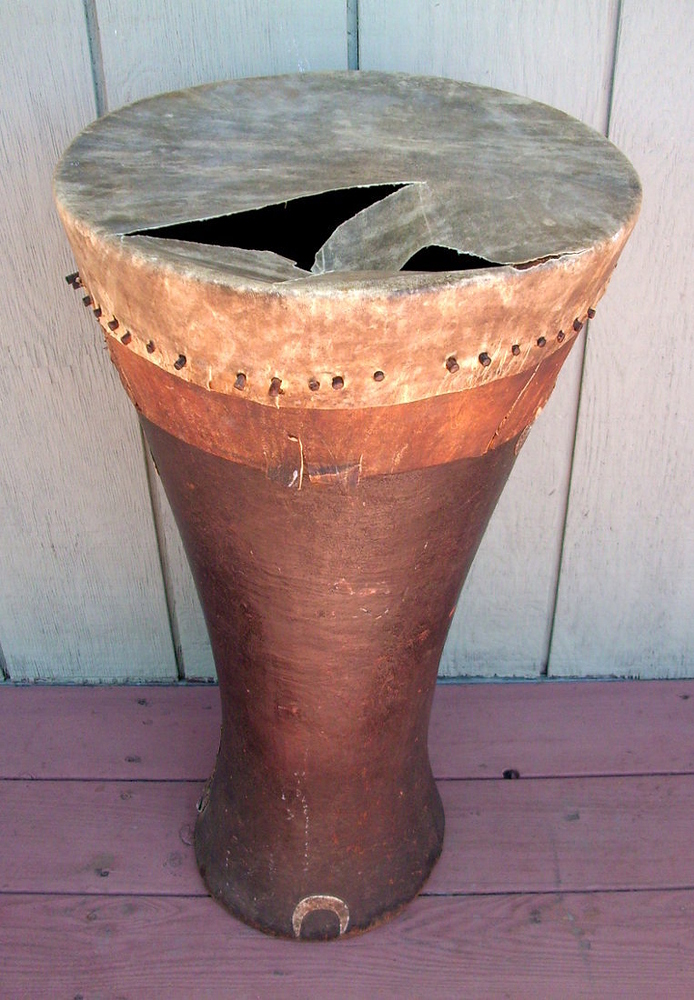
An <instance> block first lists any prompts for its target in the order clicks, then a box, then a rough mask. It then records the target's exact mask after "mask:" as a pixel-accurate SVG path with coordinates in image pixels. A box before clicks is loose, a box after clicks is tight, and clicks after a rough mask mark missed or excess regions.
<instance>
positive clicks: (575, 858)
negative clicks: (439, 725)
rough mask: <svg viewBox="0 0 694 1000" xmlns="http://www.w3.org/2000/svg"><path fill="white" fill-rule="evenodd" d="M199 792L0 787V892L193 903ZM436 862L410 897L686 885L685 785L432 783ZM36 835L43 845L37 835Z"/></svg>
mask: <svg viewBox="0 0 694 1000" xmlns="http://www.w3.org/2000/svg"><path fill="white" fill-rule="evenodd" d="M202 789H203V783H202V782H157V783H151V782H142V781H130V782H125V783H124V782H113V781H109V782H98V781H91V782H84V781H64V782H62V781H52V782H37V781H33V782H32V781H4V782H2V783H0V843H2V844H5V845H7V844H11V845H12V850H11V851H3V852H2V854H1V855H0V893H2V892H93V893H100V894H103V893H154V894H159V895H166V894H169V893H174V894H179V893H184V894H187V895H204V894H205V892H206V890H205V886H204V884H203V882H202V880H201V879H200V876H199V875H198V872H197V868H196V865H195V859H194V855H193V847H192V843H193V835H192V829H193V824H194V822H195V818H196V810H195V803H196V801H197V800H198V798H199V797H200V795H201V793H202ZM439 790H440V792H441V796H442V799H443V804H444V808H445V811H446V837H445V842H444V850H443V854H442V855H441V859H440V860H439V862H438V864H437V865H436V867H435V868H434V872H433V874H432V876H431V878H430V879H429V881H428V882H427V883H426V884H425V886H424V890H423V892H424V893H425V894H433V895H447V896H450V895H458V894H464V893H482V894H485V895H489V894H493V893H503V892H515V893H522V892H552V891H562V892H582V891H592V890H602V889H609V890H622V889H629V890H644V889H663V888H670V889H681V888H687V887H690V886H692V885H694V855H693V854H692V851H691V850H690V846H691V817H692V815H693V814H694V776H692V775H678V776H668V777H660V778H652V777H650V776H648V777H645V778H636V777H632V778H573V779H555V778H552V779H539V780H528V779H525V780H524V779H521V780H520V781H504V780H503V779H499V780H497V781H444V782H440V784H439ZM47 830H50V837H47V836H46V831H47Z"/></svg>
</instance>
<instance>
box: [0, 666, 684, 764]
mask: <svg viewBox="0 0 694 1000" xmlns="http://www.w3.org/2000/svg"><path fill="white" fill-rule="evenodd" d="M219 722H220V712H219V692H218V689H217V688H216V687H213V686H210V687H207V686H204V687H188V688H177V687H168V686H163V687H134V688H133V687H111V688H103V687H92V688H89V687H84V688H60V687H56V688H51V687H41V688H29V687H21V688H19V687H18V688H12V687H6V688H3V689H0V732H2V734H3V749H2V754H1V755H0V778H27V779H29V778H83V779H98V780H102V781H103V780H130V779H133V778H138V779H141V780H166V779H168V780H177V781H183V780H190V781H204V780H205V779H206V778H207V777H208V775H209V773H210V772H211V770H212V766H213V764H214V757H215V753H216V750H217V743H218V740H219ZM429 746H430V753H431V759H432V766H433V768H434V774H435V775H436V777H437V778H496V777H498V776H499V775H500V774H502V773H503V771H505V770H507V769H509V768H515V769H516V770H518V771H519V772H520V774H521V776H522V777H524V778H526V777H560V776H562V775H569V776H589V775H630V774H632V775H643V774H653V773H656V774H694V681H649V682H647V683H646V682H639V681H620V682H615V683H612V684H603V683H599V682H591V681H579V682H566V683H564V682H562V683H547V682H545V683H527V684H526V683H518V684H510V685H497V684H445V685H439V687H438V688H437V690H436V694H435V697H434V707H433V711H432V718H431V726H430V735H429ZM129 757H130V758H139V759H137V760H128V758H129Z"/></svg>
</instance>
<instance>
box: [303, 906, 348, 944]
mask: <svg viewBox="0 0 694 1000" xmlns="http://www.w3.org/2000/svg"><path fill="white" fill-rule="evenodd" d="M339 936H340V918H339V917H338V915H337V913H334V912H333V911H332V910H312V911H311V912H310V913H307V914H306V916H305V917H304V919H303V920H302V921H301V940H302V941H329V940H330V939H331V938H336V937H339Z"/></svg>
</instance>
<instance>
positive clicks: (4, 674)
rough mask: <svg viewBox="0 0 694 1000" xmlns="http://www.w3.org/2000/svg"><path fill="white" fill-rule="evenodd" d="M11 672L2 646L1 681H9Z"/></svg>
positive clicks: (0, 652)
mask: <svg viewBox="0 0 694 1000" xmlns="http://www.w3.org/2000/svg"><path fill="white" fill-rule="evenodd" d="M11 679H12V678H11V677H10V671H9V668H8V666H7V660H6V659H5V654H4V653H3V651H2V645H0V681H9V680H11Z"/></svg>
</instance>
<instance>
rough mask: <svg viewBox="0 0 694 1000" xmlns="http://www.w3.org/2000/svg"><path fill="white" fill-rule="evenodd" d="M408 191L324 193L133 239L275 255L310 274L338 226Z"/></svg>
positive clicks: (386, 187) (376, 188)
mask: <svg viewBox="0 0 694 1000" xmlns="http://www.w3.org/2000/svg"><path fill="white" fill-rule="evenodd" d="M405 186H406V185H405V184H373V185H369V186H367V187H354V188H342V189H340V190H337V191H324V192H323V193H322V194H314V195H307V196H305V197H303V198H293V199H290V200H289V201H284V202H282V203H281V204H278V205H266V206H264V207H263V208H255V209H252V210H251V211H249V212H235V213H233V214H232V215H221V216H218V217H216V218H213V219H200V220H197V221H194V222H179V223H176V224H175V225H173V226H162V227H161V228H160V229H140V230H138V231H137V232H134V233H129V234H128V235H130V236H154V237H157V238H158V239H170V240H185V241H187V242H189V243H204V244H209V245H212V246H220V247H238V248H240V249H241V250H271V251H272V252H273V253H276V254H279V255H280V257H286V258H287V259H288V260H293V261H296V263H297V265H298V266H299V267H300V268H302V269H303V270H304V271H310V270H311V268H312V267H313V264H314V261H315V258H316V254H317V253H318V251H319V250H320V248H321V247H322V246H323V244H324V243H325V242H326V241H327V240H328V239H329V237H330V236H332V234H333V233H334V232H335V230H336V229H337V228H338V226H341V225H342V223H343V222H347V220H348V219H351V218H352V217H353V216H355V215H357V214H358V213H359V212H362V211H363V210H364V209H365V208H369V207H370V206H371V205H374V204H375V203H376V202H378V201H382V200H383V199H384V198H387V197H388V195H390V194H393V193H394V192H395V191H399V190H400V188H403V187H405Z"/></svg>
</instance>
